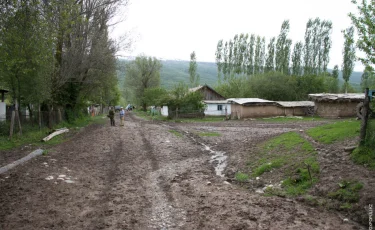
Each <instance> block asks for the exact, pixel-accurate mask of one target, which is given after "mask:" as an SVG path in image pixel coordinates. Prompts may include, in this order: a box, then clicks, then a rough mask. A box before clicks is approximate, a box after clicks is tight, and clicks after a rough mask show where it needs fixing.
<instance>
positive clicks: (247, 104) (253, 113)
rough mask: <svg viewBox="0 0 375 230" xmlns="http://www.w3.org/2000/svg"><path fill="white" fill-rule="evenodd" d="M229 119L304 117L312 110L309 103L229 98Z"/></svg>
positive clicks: (312, 106)
mask: <svg viewBox="0 0 375 230" xmlns="http://www.w3.org/2000/svg"><path fill="white" fill-rule="evenodd" d="M228 102H230V103H231V104H232V105H231V118H238V119H242V118H257V117H276V116H304V115H306V114H307V111H308V110H312V109H313V108H314V102H311V101H269V100H264V99H260V98H230V99H228Z"/></svg>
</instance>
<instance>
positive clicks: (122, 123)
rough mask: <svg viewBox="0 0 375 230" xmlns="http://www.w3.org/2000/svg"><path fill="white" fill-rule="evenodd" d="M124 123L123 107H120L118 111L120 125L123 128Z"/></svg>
mask: <svg viewBox="0 0 375 230" xmlns="http://www.w3.org/2000/svg"><path fill="white" fill-rule="evenodd" d="M124 121H125V110H124V107H121V110H120V125H121V126H124Z"/></svg>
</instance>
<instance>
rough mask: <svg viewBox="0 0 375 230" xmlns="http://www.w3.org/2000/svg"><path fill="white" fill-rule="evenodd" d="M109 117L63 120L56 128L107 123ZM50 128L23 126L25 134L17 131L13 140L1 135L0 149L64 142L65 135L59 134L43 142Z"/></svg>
mask: <svg viewBox="0 0 375 230" xmlns="http://www.w3.org/2000/svg"><path fill="white" fill-rule="evenodd" d="M106 121H107V119H103V118H102V117H101V116H96V117H81V118H79V119H76V120H75V121H74V122H72V123H68V122H61V123H60V124H59V125H56V126H55V127H54V128H56V129H58V128H62V127H66V128H68V129H70V130H69V131H71V130H72V129H76V128H77V127H78V128H79V127H84V126H87V125H89V124H91V123H105V122H106ZM48 132H49V129H48V128H43V129H41V130H39V128H38V126H27V125H25V126H23V135H22V136H19V135H18V134H17V133H14V134H13V138H12V140H9V136H4V135H2V136H0V150H9V149H13V148H17V147H19V146H22V145H26V144H32V145H38V146H51V145H56V144H59V143H61V142H63V141H64V140H65V139H64V135H59V136H56V137H54V138H52V139H51V140H49V141H48V142H41V140H42V139H43V138H44V137H46V136H47V135H48Z"/></svg>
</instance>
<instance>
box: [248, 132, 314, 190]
mask: <svg viewBox="0 0 375 230" xmlns="http://www.w3.org/2000/svg"><path fill="white" fill-rule="evenodd" d="M260 147H261V151H260V152H259V153H257V155H256V156H252V159H251V161H250V162H248V164H247V165H248V166H249V167H250V170H251V171H252V172H253V173H252V176H253V177H256V176H261V175H263V174H264V173H265V172H270V171H273V173H276V174H280V175H281V178H284V180H283V183H282V190H280V189H275V188H270V189H268V190H267V191H266V193H269V195H278V196H285V195H289V196H296V195H301V194H304V193H306V191H307V190H308V189H309V188H310V187H311V186H312V184H314V183H316V182H317V181H318V179H317V178H318V177H317V175H318V174H319V170H320V169H319V163H318V161H317V159H316V151H315V150H314V147H313V146H312V145H311V143H310V142H308V141H307V140H305V139H304V138H303V137H301V136H300V135H299V134H298V133H296V132H288V133H284V134H281V135H279V136H277V137H274V138H272V139H270V140H268V141H266V142H265V143H262V144H261V145H260ZM307 165H309V167H310V172H311V177H312V183H311V179H310V174H309V172H308V168H307Z"/></svg>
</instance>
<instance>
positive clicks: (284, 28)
mask: <svg viewBox="0 0 375 230" xmlns="http://www.w3.org/2000/svg"><path fill="white" fill-rule="evenodd" d="M289 28H290V25H289V20H285V21H284V22H283V24H282V25H281V30H280V34H279V36H278V37H277V42H276V59H275V63H276V71H279V72H284V71H285V63H286V62H287V60H286V58H287V57H288V54H287V53H288V45H289V52H290V45H291V44H289V41H287V40H288V39H287V37H288V33H289ZM286 73H287V72H286Z"/></svg>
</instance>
